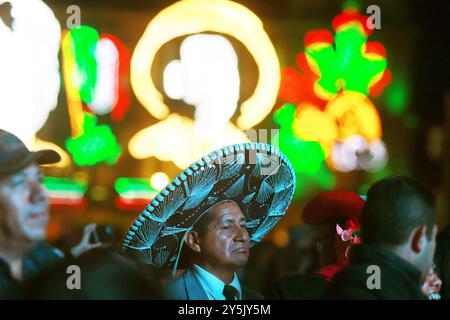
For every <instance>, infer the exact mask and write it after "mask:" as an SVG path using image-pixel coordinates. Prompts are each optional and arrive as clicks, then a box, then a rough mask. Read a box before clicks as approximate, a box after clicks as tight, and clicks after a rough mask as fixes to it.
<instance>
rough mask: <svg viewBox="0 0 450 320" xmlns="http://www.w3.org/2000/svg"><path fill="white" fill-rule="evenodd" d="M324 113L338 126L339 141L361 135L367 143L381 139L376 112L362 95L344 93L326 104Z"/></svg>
mask: <svg viewBox="0 0 450 320" xmlns="http://www.w3.org/2000/svg"><path fill="white" fill-rule="evenodd" d="M325 112H326V113H327V114H328V115H329V116H330V117H331V118H332V119H334V122H335V123H337V124H338V129H339V138H340V139H345V138H348V137H350V136H353V135H361V136H363V137H365V138H366V139H367V140H368V141H372V140H375V139H380V138H381V120H380V116H379V115H378V111H377V109H376V108H375V106H374V105H373V104H372V102H371V101H370V100H369V99H368V98H367V97H366V96H365V95H363V94H362V93H359V92H354V91H344V92H343V93H341V94H339V95H338V96H337V97H336V98H335V99H334V100H332V101H330V102H329V103H328V105H327V107H326V109H325Z"/></svg>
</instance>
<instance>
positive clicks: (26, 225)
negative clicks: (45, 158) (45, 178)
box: [0, 164, 50, 243]
mask: <svg viewBox="0 0 450 320" xmlns="http://www.w3.org/2000/svg"><path fill="white" fill-rule="evenodd" d="M49 218H50V215H49V205H48V197H47V193H46V192H45V190H44V188H43V186H42V175H41V171H40V169H39V167H38V166H37V165H36V164H31V165H29V166H28V167H26V168H25V169H23V170H21V171H20V172H18V173H15V174H13V175H10V176H6V177H3V178H1V179H0V238H3V239H7V240H8V239H9V240H12V241H19V242H31V243H32V242H37V241H41V240H44V239H45V236H46V230H47V225H48V221H49Z"/></svg>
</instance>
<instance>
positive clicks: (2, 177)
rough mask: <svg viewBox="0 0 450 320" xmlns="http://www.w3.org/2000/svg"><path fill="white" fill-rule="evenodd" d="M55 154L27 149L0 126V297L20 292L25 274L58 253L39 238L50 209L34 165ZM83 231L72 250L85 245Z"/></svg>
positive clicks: (59, 256)
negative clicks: (80, 239) (80, 238)
mask: <svg viewBox="0 0 450 320" xmlns="http://www.w3.org/2000/svg"><path fill="white" fill-rule="evenodd" d="M59 160H60V156H59V155H58V153H57V152H55V151H53V150H42V151H38V152H30V151H29V150H28V149H27V147H26V146H25V145H24V144H23V142H22V141H20V140H19V138H17V137H16V136H15V135H13V134H11V133H9V132H7V131H4V130H2V129H0V299H9V298H21V297H22V295H23V292H22V288H23V285H24V284H25V283H26V282H27V281H28V280H31V279H32V278H34V277H35V276H36V275H37V274H38V273H39V272H40V271H42V270H43V269H46V268H48V267H51V266H53V265H54V264H55V263H58V262H60V261H61V260H62V259H63V258H64V254H63V253H62V252H61V251H59V250H57V249H54V248H52V247H51V246H50V245H48V244H47V243H46V242H44V240H45V237H46V230H47V225H48V222H49V218H50V213H49V201H48V196H47V193H46V191H45V190H44V188H43V185H42V173H41V170H40V168H39V164H50V163H55V162H58V161H59ZM86 236H87V235H86V232H85V235H84V237H83V240H82V242H81V243H80V245H79V246H77V247H75V248H74V249H73V250H72V254H73V255H79V254H81V253H82V252H84V251H85V250H86V249H90V244H89V243H88V242H87V241H85V238H86Z"/></svg>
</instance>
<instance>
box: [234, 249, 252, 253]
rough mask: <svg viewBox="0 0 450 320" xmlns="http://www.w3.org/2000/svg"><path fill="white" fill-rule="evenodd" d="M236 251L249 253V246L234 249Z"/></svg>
mask: <svg viewBox="0 0 450 320" xmlns="http://www.w3.org/2000/svg"><path fill="white" fill-rule="evenodd" d="M233 251H234V252H236V253H241V254H248V248H237V249H234V250H233Z"/></svg>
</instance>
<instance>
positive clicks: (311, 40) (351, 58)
mask: <svg viewBox="0 0 450 320" xmlns="http://www.w3.org/2000/svg"><path fill="white" fill-rule="evenodd" d="M366 19H367V17H365V16H362V15H361V14H360V13H359V12H358V11H357V10H356V9H354V8H352V7H348V8H346V9H345V10H344V11H343V12H342V13H341V14H340V15H338V16H337V17H336V18H335V19H334V20H333V29H334V31H335V32H336V33H335V36H334V38H333V35H332V34H331V33H330V32H329V31H327V30H314V31H310V32H308V33H307V34H306V36H305V47H306V48H305V53H306V57H307V61H308V64H309V65H310V67H311V69H312V70H313V71H314V73H316V74H317V75H318V76H319V77H320V79H319V80H318V81H317V82H316V84H315V88H314V89H315V92H316V93H317V95H318V96H319V97H321V98H325V99H330V98H331V97H333V96H334V95H336V94H337V93H339V92H340V91H342V90H351V91H357V92H360V93H362V94H364V95H368V94H369V91H370V88H371V87H373V86H374V85H375V84H376V83H378V82H379V81H380V80H381V79H382V78H383V75H384V72H385V70H386V66H387V62H386V52H385V49H384V47H383V45H382V44H381V43H378V42H369V41H367V38H368V36H369V34H370V31H371V30H369V29H368V28H367V26H366V23H365V21H366Z"/></svg>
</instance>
